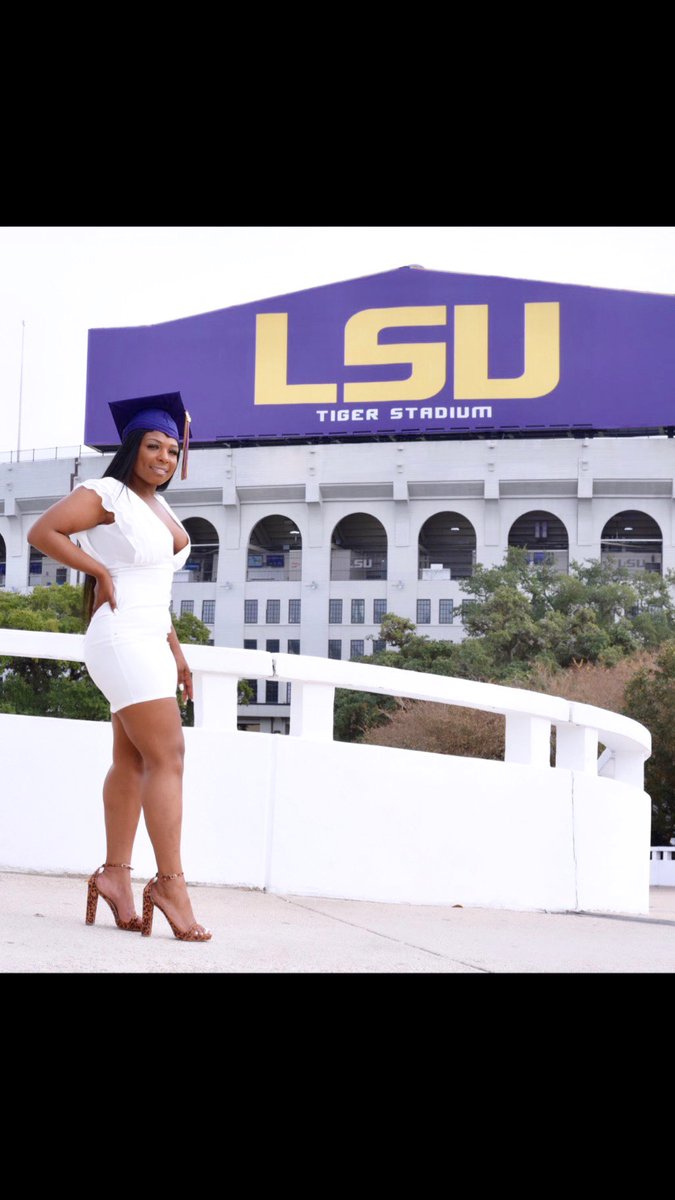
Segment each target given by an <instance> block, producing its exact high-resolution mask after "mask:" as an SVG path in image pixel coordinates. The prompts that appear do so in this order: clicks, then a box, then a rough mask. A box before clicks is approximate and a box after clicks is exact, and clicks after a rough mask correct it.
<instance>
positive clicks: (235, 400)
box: [84, 267, 675, 449]
mask: <svg viewBox="0 0 675 1200" xmlns="http://www.w3.org/2000/svg"><path fill="white" fill-rule="evenodd" d="M164 392H180V393H181V395H182V398H183V402H184V404H185V406H186V408H187V409H188V411H189V412H190V414H191V416H192V420H193V424H192V429H193V438H194V441H195V443H196V444H207V443H215V442H230V441H232V442H237V441H277V440H284V439H296V440H297V439H304V438H321V437H333V438H334V437H339V438H341V439H342V438H345V437H348V436H350V435H351V436H355V437H356V436H358V437H360V438H363V437H366V438H367V437H369V436H377V437H381V436H383V435H393V436H395V435H397V434H405V435H408V436H410V435H413V436H414V435H416V434H417V435H427V436H428V435H432V434H436V435H443V434H445V435H446V436H447V435H448V434H472V433H486V434H489V433H491V432H494V433H497V432H507V431H508V432H511V433H521V434H527V433H536V432H538V431H541V432H547V433H554V432H556V431H560V432H565V431H568V430H575V429H576V430H584V429H587V430H630V429H656V428H663V427H667V426H672V425H675V298H673V297H671V296H662V295H652V294H649V293H642V292H623V291H613V290H609V289H606V288H590V287H577V286H573V285H570V284H555V283H542V282H536V281H530V280H521V279H501V278H496V277H493V276H484V275H454V274H448V273H447V272H444V271H426V270H423V269H422V268H418V267H401V268H399V269H398V270H395V271H386V272H384V273H383V274H379V275H369V276H364V277H363V278H360V279H352V280H348V281H346V282H344V283H332V284H327V285H325V286H324V287H317V288H309V289H307V290H306V291H302V292H293V293H290V294H289V295H287V296H275V297H273V298H272V299H267V300H259V301H256V302H255V303H253V304H242V305H237V306H236V307H234V308H226V309H221V310H218V311H216V312H210V313H203V314H200V315H198V316H193V317H185V318H183V319H181V320H177V321H167V322H166V323H164V324H161V325H145V326H139V327H135V328H129V329H92V330H90V331H89V347H88V363H87V406H86V421H85V435H84V436H85V441H86V443H87V444H88V445H90V446H95V447H98V448H100V449H105V448H109V447H112V446H114V445H116V444H117V442H118V439H117V437H116V433H115V428H114V425H113V421H112V417H111V415H110V411H109V409H108V404H109V402H110V401H112V400H124V399H127V398H131V397H136V396H152V395H157V394H159V393H164Z"/></svg>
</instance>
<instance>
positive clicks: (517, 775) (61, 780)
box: [0, 714, 650, 913]
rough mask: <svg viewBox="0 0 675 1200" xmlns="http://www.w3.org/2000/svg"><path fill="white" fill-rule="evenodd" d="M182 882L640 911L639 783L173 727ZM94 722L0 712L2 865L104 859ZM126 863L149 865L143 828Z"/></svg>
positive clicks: (46, 866) (145, 868)
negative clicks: (180, 789) (181, 733)
mask: <svg viewBox="0 0 675 1200" xmlns="http://www.w3.org/2000/svg"><path fill="white" fill-rule="evenodd" d="M185 734H186V751H187V752H186V769H185V815H184V838H183V861H184V864H185V869H186V875H187V877H188V879H189V880H191V881H193V882H202V883H211V884H229V885H232V886H238V887H251V888H264V889H266V890H268V891H270V892H277V893H292V894H296V895H304V896H313V895H317V896H336V897H347V898H353V899H364V900H379V901H385V902H395V903H396V902H400V903H411V904H448V905H452V904H463V905H477V906H483V907H490V908H511V909H550V910H552V911H566V910H578V909H586V910H596V911H624V912H635V913H646V912H648V908H649V858H648V854H647V852H646V851H645V850H644V849H643V847H644V846H646V847H647V849H648V846H649V811H650V804H649V798H648V796H647V795H646V794H645V793H644V792H643V791H641V790H639V789H637V788H633V787H631V786H630V785H626V784H617V783H616V782H615V781H613V780H608V779H602V778H595V779H593V778H592V777H591V776H587V775H584V774H583V772H579V771H573V770H563V769H552V768H550V767H532V766H529V765H522V764H515V763H499V762H490V761H483V760H480V759H465V758H457V757H452V756H448V755H438V754H426V753H421V752H418V751H409V750H396V749H389V748H385V747H377V746H362V745H353V744H348V743H340V742H335V743H333V742H329V743H326V742H321V741H314V742H313V741H310V740H305V739H302V738H292V737H279V736H277V735H272V734H262V733H244V732H230V733H228V732H223V731H222V730H211V729H207V728H201V729H187V730H186V731H185ZM111 745H112V735H111V729H110V726H109V725H107V724H104V723H101V722H83V721H68V720H56V719H50V718H43V717H24V716H15V715H9V714H0V761H1V762H2V790H1V796H0V867H2V868H5V869H10V870H34V871H47V872H58V873H64V872H65V873H71V872H72V873H77V874H88V873H89V872H91V871H92V870H93V869H94V867H96V866H97V865H98V864H99V863H100V862H102V861H103V860H104V857H105V850H104V839H103V808H102V800H101V786H102V783H103V779H104V777H105V773H106V771H107V769H108V765H109V761H110V750H111ZM133 864H134V868H135V873H136V875H138V876H140V877H149V876H151V875H152V874H153V873H154V870H155V864H154V857H153V854H152V849H151V846H150V843H149V840H148V838H147V834H146V832H145V829H144V828H143V827H142V826H141V830H140V831H139V836H138V840H137V846H136V851H135V854H134V857H133Z"/></svg>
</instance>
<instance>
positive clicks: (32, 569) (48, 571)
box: [28, 543, 68, 587]
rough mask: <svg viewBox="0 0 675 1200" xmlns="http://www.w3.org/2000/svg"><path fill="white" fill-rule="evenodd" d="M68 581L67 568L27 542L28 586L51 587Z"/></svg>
mask: <svg viewBox="0 0 675 1200" xmlns="http://www.w3.org/2000/svg"><path fill="white" fill-rule="evenodd" d="M67 582H68V568H67V567H64V566H63V563H59V562H57V561H56V559H54V558H50V557H49V556H48V555H47V554H43V553H42V551H41V550H36V549H35V546H31V545H30V543H29V544H28V586H29V587H52V586H53V585H55V584H62V583H67Z"/></svg>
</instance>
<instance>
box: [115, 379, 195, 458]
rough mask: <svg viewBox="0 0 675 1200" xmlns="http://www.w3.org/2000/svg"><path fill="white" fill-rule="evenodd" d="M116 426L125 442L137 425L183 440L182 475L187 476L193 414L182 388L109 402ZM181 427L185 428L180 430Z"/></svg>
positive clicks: (139, 427)
mask: <svg viewBox="0 0 675 1200" xmlns="http://www.w3.org/2000/svg"><path fill="white" fill-rule="evenodd" d="M109 407H110V411H111V413H112V417H113V421H114V422H115V427H116V429H117V432H118V434H119V436H120V441H121V442H123V441H124V440H125V438H126V437H128V435H129V434H130V433H133V431H134V430H135V429H147V430H155V429H156V430H158V431H159V432H160V433H165V434H166V436H167V437H172V438H175V439H176V441H177V442H180V441H182V442H183V464H182V467H181V473H180V477H181V479H187V460H188V443H189V440H190V421H191V419H192V418H191V417H190V414H189V412H188V411H187V409H186V408H185V405H184V404H183V401H182V399H181V394H180V392H165V393H164V394H163V395H161V396H137V397H136V398H135V399H133V400H113V401H112V402H111V403H110V405H109ZM181 430H182V432H180V431H181Z"/></svg>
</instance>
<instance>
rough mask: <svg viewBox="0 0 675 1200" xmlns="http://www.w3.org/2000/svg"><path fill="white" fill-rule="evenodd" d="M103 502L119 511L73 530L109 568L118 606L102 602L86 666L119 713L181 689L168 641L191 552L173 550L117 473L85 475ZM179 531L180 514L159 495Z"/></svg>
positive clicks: (88, 640)
mask: <svg viewBox="0 0 675 1200" xmlns="http://www.w3.org/2000/svg"><path fill="white" fill-rule="evenodd" d="M77 486H78V487H86V488H91V490H92V491H95V492H97V493H98V495H99V496H100V497H101V501H102V503H103V507H104V508H105V509H106V510H107V511H108V512H111V513H114V514H115V520H114V522H112V523H111V524H110V525H95V526H94V527H93V528H92V529H84V530H82V531H81V532H79V533H76V534H74V535H73V536H74V537H75V538H76V539H77V541H78V542H79V544H80V546H81V547H82V549H83V550H84V551H86V553H87V554H90V555H91V557H92V558H95V559H96V560H97V561H98V562H100V563H103V565H104V566H105V567H107V568H108V571H109V572H110V575H111V576H112V580H113V583H114V586H115V599H116V602H117V608H115V609H112V608H111V607H110V605H109V604H108V603H106V604H102V605H101V607H100V608H98V609H97V610H96V612H95V613H94V615H93V617H92V619H91V622H90V624H89V628H88V629H87V633H86V636H85V639H84V650H85V659H84V661H85V665H86V667H87V670H88V672H89V674H90V675H91V677H92V679H93V680H94V683H95V684H96V686H97V687H99V688H100V689H101V691H102V692H103V695H104V696H105V697H106V700H108V701H109V703H110V711H111V712H113V713H115V712H118V711H119V709H121V708H126V707H127V705H129V704H140V703H141V702H143V701H146V700H161V699H164V698H165V697H168V696H174V697H175V695H176V688H177V685H178V673H177V669H176V660H175V658H174V656H173V654H172V652H171V648H170V646H169V643H168V641H167V638H168V635H169V633H170V632H171V611H170V606H171V586H172V582H173V574H174V571H178V570H179V569H180V568H181V567H182V566H183V564H184V563H185V561H186V560H187V558H188V555H189V554H190V539H189V537H188V541H187V545H186V546H184V547H183V549H182V550H179V551H178V553H177V554H174V539H173V535H172V533H171V531H170V529H169V528H168V527H167V526H166V525H165V524H164V522H163V521H162V520H161V519H160V517H158V516H157V514H156V513H155V512H153V510H152V509H151V508H150V506H149V505H148V504H146V503H145V501H144V500H141V498H140V496H137V495H136V493H135V492H133V491H132V490H131V488H128V487H126V485H125V484H123V483H120V481H119V479H112V478H111V477H109V476H106V477H105V478H102V479H86V480H84V481H83V482H82V483H80V484H78V485H77ZM156 499H157V500H159V502H160V503H161V504H162V505H163V506H164V508H166V510H167V512H168V513H169V514H170V516H171V517H172V519H173V520H174V521H175V522H176V525H177V526H178V527H179V529H183V530H184V533H185V535H186V537H187V530H186V529H184V526H183V525H181V522H180V521H179V520H178V518H177V516H176V515H175V513H174V512H173V511H172V509H171V508H170V507H169V505H168V504H167V502H166V500H164V498H163V496H161V495H160V494H158V493H156Z"/></svg>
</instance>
